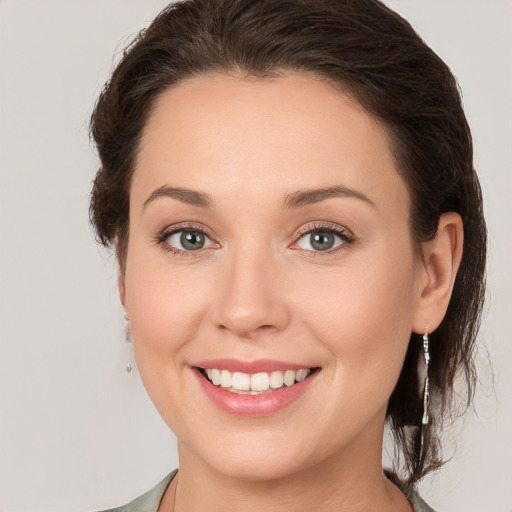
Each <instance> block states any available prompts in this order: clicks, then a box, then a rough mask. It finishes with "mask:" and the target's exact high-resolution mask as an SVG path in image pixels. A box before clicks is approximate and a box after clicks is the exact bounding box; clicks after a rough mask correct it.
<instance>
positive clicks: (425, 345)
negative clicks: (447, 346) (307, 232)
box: [421, 332, 430, 425]
mask: <svg viewBox="0 0 512 512" xmlns="http://www.w3.org/2000/svg"><path fill="white" fill-rule="evenodd" d="M423 355H424V357H425V367H426V368H425V384H424V387H423V418H422V420H421V423H422V425H428V422H429V417H428V402H429V398H430V395H429V382H428V365H429V363H430V352H429V346H428V332H425V334H424V335H423Z"/></svg>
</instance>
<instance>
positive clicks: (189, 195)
mask: <svg viewBox="0 0 512 512" xmlns="http://www.w3.org/2000/svg"><path fill="white" fill-rule="evenodd" d="M160 197H170V198H172V199H176V200H178V201H181V202H182V203H185V204H190V205H192V206H198V207H200V208H212V207H213V200H212V198H211V197H210V196H208V195H207V194H203V193H202V192H198V191H196V190H191V189H188V188H181V187H169V186H167V185H164V186H162V187H160V188H157V189H156V190H154V191H153V192H152V193H151V195H150V196H149V197H148V198H147V199H146V201H144V205H143V208H145V207H146V206H147V205H148V204H149V203H151V202H152V201H154V200H155V199H158V198H160ZM335 197H351V198H355V199H359V200H361V201H364V202H366V203H368V204H369V205H371V206H373V207H374V208H375V203H374V202H373V201H372V200H371V199H369V198H368V197H366V196H365V195H364V194H363V193H361V192H358V191H357V190H354V189H352V188H348V187H344V186H341V185H335V186H332V187H325V188H314V189H306V190H297V191H296V192H293V193H291V194H288V195H286V196H285V198H284V201H283V207H284V208H287V209H288V208H300V207H301V206H307V205H310V204H315V203H320V202H322V201H325V200H326V199H332V198H335Z"/></svg>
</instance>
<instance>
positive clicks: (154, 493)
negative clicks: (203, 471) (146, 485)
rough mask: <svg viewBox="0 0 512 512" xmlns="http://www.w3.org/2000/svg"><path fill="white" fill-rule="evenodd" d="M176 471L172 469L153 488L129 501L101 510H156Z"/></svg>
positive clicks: (151, 511) (111, 511)
mask: <svg viewBox="0 0 512 512" xmlns="http://www.w3.org/2000/svg"><path fill="white" fill-rule="evenodd" d="M177 472H178V470H177V469H176V470H174V471H173V472H172V473H170V474H169V475H167V476H166V477H165V478H164V479H163V480H162V481H161V482H159V483H158V484H157V485H155V487H153V489H151V490H149V491H148V492H146V493H144V494H143V495H142V496H139V497H138V498H136V499H134V500H133V501H131V502H130V503H127V504H126V505H123V506H122V507H117V508H111V509H108V510H104V511H103V512H157V511H158V505H160V501H161V500H162V496H163V495H164V492H165V490H166V489H167V487H168V486H169V484H170V483H171V480H172V479H173V478H174V476H175V475H176V473H177Z"/></svg>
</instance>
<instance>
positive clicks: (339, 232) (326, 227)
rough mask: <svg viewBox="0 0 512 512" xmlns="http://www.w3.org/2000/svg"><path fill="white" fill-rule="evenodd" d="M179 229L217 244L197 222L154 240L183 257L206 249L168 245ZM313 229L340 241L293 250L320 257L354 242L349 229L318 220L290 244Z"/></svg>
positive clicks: (175, 227) (303, 230) (168, 231)
mask: <svg viewBox="0 0 512 512" xmlns="http://www.w3.org/2000/svg"><path fill="white" fill-rule="evenodd" d="M181 231H194V232H197V233H201V234H202V235H204V236H206V237H207V238H208V239H209V240H211V241H212V242H213V243H214V244H216V245H217V246H218V243H217V242H215V241H214V237H213V235H212V234H211V233H210V231H209V230H207V229H205V228H204V226H200V225H197V224H180V225H178V226H173V227H172V228H167V229H165V230H164V231H162V232H161V233H160V234H159V235H158V236H157V237H156V239H155V242H156V243H157V244H158V245H160V246H161V247H162V248H163V249H164V250H165V251H167V252H169V253H172V254H174V255H176V256H185V257H192V258H195V257H198V256H199V255H200V254H201V253H202V252H203V251H204V250H207V249H208V248H206V249H198V250H196V251H184V250H182V249H178V248H176V247H173V246H172V245H169V244H168V243H167V242H166V241H167V239H168V238H169V237H170V236H172V235H174V234H176V233H180V232H181ZM315 231H322V232H327V233H332V234H334V235H336V236H338V237H339V238H341V240H342V243H341V244H340V245H338V246H337V247H335V248H334V249H330V250H325V251H311V250H309V249H302V248H294V249H293V250H296V251H299V252H300V253H307V254H309V255H310V256H311V257H314V258H316V257H322V256H329V255H331V254H333V253H336V252H338V251H339V250H342V249H344V248H346V247H347V246H351V245H353V244H354V243H355V242H356V239H355V237H354V235H353V233H352V232H351V231H349V230H348V229H346V228H342V227H340V226H337V225H335V224H331V223H328V222H320V223H314V224H313V225H311V224H309V225H307V226H305V227H304V228H302V229H300V230H299V232H298V233H297V236H296V240H295V242H293V244H292V245H296V244H297V243H298V242H299V241H300V240H301V239H302V238H304V237H305V236H306V235H308V234H310V233H314V232H315Z"/></svg>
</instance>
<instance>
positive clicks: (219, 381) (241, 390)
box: [198, 368, 320, 395]
mask: <svg viewBox="0 0 512 512" xmlns="http://www.w3.org/2000/svg"><path fill="white" fill-rule="evenodd" d="M198 370H199V372H200V373H201V375H202V376H203V377H204V378H205V379H206V380H208V381H209V382H210V383H211V384H213V385H214V386H217V387H219V388H222V389H224V390H226V391H229V392H230V393H237V394H240V395H261V394H267V393H272V392H275V391H278V390H280V389H282V388H290V387H292V386H295V385H296V384H297V383H299V382H302V381H303V380H305V379H307V378H308V377H309V376H310V375H312V374H313V373H314V372H317V371H319V370H320V369H319V368H300V369H298V370H291V369H290V370H284V371H279V370H278V371H273V372H258V373H252V374H251V373H244V372H231V371H229V370H224V369H219V368H198Z"/></svg>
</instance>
